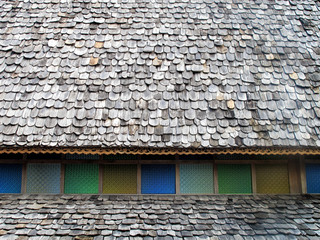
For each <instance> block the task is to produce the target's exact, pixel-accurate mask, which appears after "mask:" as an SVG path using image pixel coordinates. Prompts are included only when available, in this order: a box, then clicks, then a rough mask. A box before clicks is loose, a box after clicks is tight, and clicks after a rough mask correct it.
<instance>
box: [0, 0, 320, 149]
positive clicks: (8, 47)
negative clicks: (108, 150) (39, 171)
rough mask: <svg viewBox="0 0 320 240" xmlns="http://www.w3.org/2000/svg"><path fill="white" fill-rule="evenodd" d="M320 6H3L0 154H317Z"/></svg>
mask: <svg viewBox="0 0 320 240" xmlns="http://www.w3.org/2000/svg"><path fill="white" fill-rule="evenodd" d="M319 26H320V5H319V2H318V1H314V0H304V1H299V2H295V1H276V2H269V1H251V0H245V1H241V2H239V1H236V0H233V1H220V0H218V1H214V2H213V1H209V0H200V1H193V0H186V1H182V0H177V1H168V0H155V1H147V0H142V1H138V2H137V1H133V0H126V1H124V0H123V1H121V0H119V1H111V2H110V1H107V0H97V1H94V2H90V1H82V0H79V1H54V0H48V1H46V2H45V3H42V2H40V1H36V0H34V1H33V0H32V1H27V2H26V1H22V0H18V1H10V0H3V1H1V2H0V122H1V127H0V144H1V146H18V145H19V146H33V145H37V146H38V145H43V146H85V145H87V146H92V145H93V146H154V147H191V146H193V147H237V146H238V147H243V146H247V147H251V146H270V145H273V146H313V147H315V146H316V147H319V146H320V137H319V136H320V135H319V127H320V121H319V120H320V119H319V117H320V98H319V87H320V70H319V67H320V48H319V45H320V31H319Z"/></svg>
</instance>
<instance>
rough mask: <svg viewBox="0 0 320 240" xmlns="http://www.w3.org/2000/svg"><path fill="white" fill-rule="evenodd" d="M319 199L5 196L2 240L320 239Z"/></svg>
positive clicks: (0, 201)
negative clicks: (104, 239) (106, 239)
mask: <svg viewBox="0 0 320 240" xmlns="http://www.w3.org/2000/svg"><path fill="white" fill-rule="evenodd" d="M319 206H320V198H319V197H318V196H312V197H308V198H307V197H303V196H294V195H291V196H277V195H274V196H265V195H260V196H232V195H229V196H222V195H221V196H219V195H215V196H159V195H158V196H123V195H122V196H103V195H78V196H75V195H59V196H57V195H52V196H50V195H18V196H17V195H1V196H0V239H25V238H27V239H39V238H41V239H68V240H71V239H79V240H80V239H84V237H87V238H86V239H87V240H89V239H94V240H100V239H103V237H107V238H108V239H129V237H131V238H133V237H134V238H135V239H162V238H163V239H266V238H267V239H319V237H320V225H319V219H320V208H319ZM19 237H20V238H19Z"/></svg>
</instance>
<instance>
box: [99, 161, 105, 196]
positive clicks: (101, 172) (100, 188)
mask: <svg viewBox="0 0 320 240" xmlns="http://www.w3.org/2000/svg"><path fill="white" fill-rule="evenodd" d="M98 166H99V194H101V193H103V170H104V166H103V165H101V164H99V165H98Z"/></svg>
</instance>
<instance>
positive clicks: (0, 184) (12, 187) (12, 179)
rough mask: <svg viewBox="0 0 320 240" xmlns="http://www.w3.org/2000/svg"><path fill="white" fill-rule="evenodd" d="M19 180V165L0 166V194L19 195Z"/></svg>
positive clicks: (20, 167) (20, 166)
mask: <svg viewBox="0 0 320 240" xmlns="http://www.w3.org/2000/svg"><path fill="white" fill-rule="evenodd" d="M21 178H22V165H21V164H0V193H20V192H21Z"/></svg>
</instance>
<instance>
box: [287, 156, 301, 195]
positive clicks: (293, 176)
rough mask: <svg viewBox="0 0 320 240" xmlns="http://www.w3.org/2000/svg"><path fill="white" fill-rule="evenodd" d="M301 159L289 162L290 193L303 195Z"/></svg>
mask: <svg viewBox="0 0 320 240" xmlns="http://www.w3.org/2000/svg"><path fill="white" fill-rule="evenodd" d="M299 168H300V166H299V159H293V160H290V161H289V162H288V172H289V185H290V193H293V194H297V193H301V183H300V181H301V177H300V169H299Z"/></svg>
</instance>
